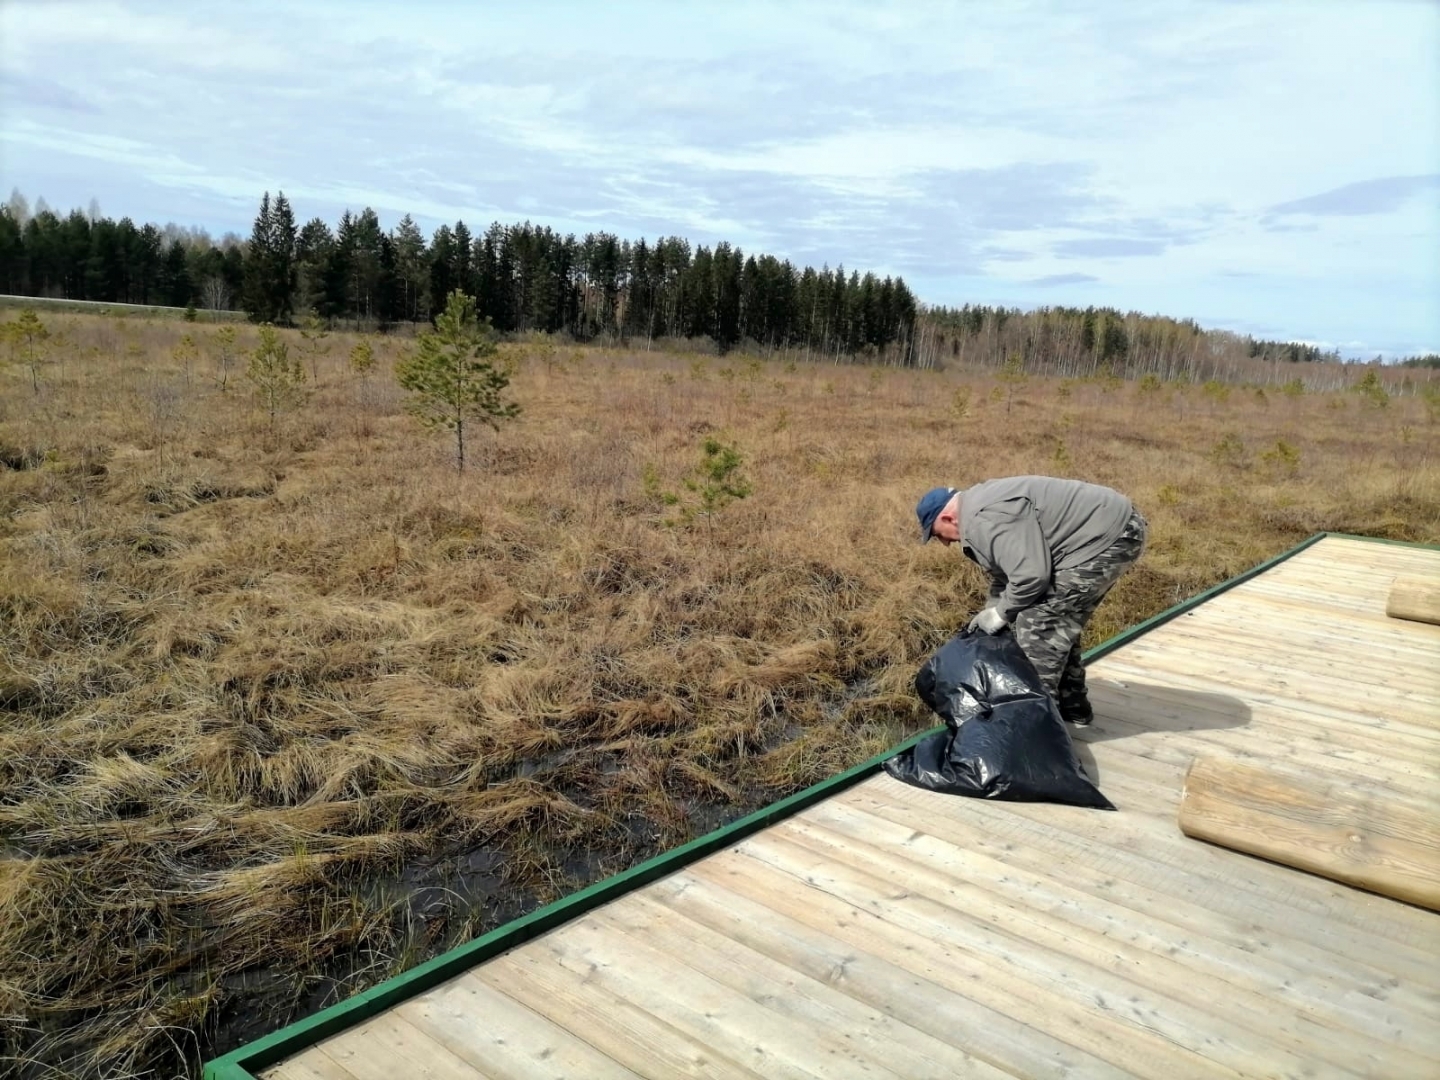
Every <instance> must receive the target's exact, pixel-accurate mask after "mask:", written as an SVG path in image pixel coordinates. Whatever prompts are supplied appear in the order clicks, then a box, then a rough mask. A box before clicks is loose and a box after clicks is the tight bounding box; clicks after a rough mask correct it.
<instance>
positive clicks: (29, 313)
mask: <svg viewBox="0 0 1440 1080" xmlns="http://www.w3.org/2000/svg"><path fill="white" fill-rule="evenodd" d="M0 332H3V334H4V337H5V340H6V341H8V342H9V345H10V358H11V360H12V361H13V362H15V363H18V364H23V365H25V366H26V367H28V368H29V369H30V385H31V386H32V387H33V388H34V390H35V393H37V394H38V393H39V392H40V369H41V368H42V367H44V366H45V365H46V363H48V362H49V360H50V346H49V342H50V328H49V327H48V326H46V325H45V324H44V323H43V322H41V321H40V316H38V315H36V314H35V309H34V308H28V307H27V308H21V309H20V314H19V315H18V316H16V317H15V318H14V319H12V320H11V321H10V322H7V323H5V324H3V325H0Z"/></svg>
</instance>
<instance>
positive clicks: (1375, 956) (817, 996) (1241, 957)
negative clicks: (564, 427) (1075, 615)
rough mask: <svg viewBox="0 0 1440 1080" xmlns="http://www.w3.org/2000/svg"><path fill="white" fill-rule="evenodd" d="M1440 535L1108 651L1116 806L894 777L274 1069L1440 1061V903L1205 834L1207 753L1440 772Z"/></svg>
mask: <svg viewBox="0 0 1440 1080" xmlns="http://www.w3.org/2000/svg"><path fill="white" fill-rule="evenodd" d="M1401 574H1408V575H1420V576H1429V577H1430V578H1431V579H1432V580H1434V579H1435V578H1437V577H1440V552H1435V551H1427V550H1422V549H1412V548H1404V547H1392V546H1388V545H1383V544H1373V543H1364V542H1360V541H1351V540H1343V539H1339V538H1334V537H1327V538H1326V539H1324V540H1321V541H1320V542H1319V543H1317V544H1315V545H1313V546H1311V547H1309V548H1307V549H1306V550H1305V551H1303V552H1301V553H1299V554H1298V555H1296V556H1294V557H1293V558H1291V559H1289V560H1287V561H1285V562H1283V563H1280V564H1279V565H1278V566H1275V567H1273V568H1271V569H1270V570H1268V571H1266V572H1265V573H1263V574H1261V575H1260V576H1258V577H1256V578H1253V579H1251V580H1250V581H1248V582H1245V583H1243V584H1241V585H1238V586H1236V587H1235V588H1233V589H1231V590H1229V591H1227V592H1224V593H1222V594H1220V595H1218V596H1215V597H1213V598H1211V599H1210V600H1208V601H1207V602H1205V603H1204V604H1202V605H1200V606H1199V607H1198V608H1196V609H1194V610H1193V611H1191V612H1189V613H1187V614H1184V615H1181V616H1178V617H1177V618H1175V619H1173V620H1172V621H1170V622H1168V623H1166V624H1164V625H1162V626H1160V627H1158V628H1156V629H1154V630H1152V631H1150V632H1148V633H1146V634H1144V635H1142V636H1140V637H1138V638H1136V639H1134V640H1132V641H1130V642H1128V643H1126V644H1125V645H1123V646H1122V647H1120V648H1119V649H1117V650H1116V651H1114V652H1112V653H1110V654H1109V655H1107V656H1105V657H1103V658H1101V659H1099V660H1097V661H1095V662H1094V663H1093V664H1092V666H1091V669H1090V670H1091V680H1092V698H1093V700H1094V703H1095V706H1096V711H1097V713H1098V719H1097V722H1096V724H1095V726H1094V727H1093V728H1091V729H1089V730H1088V731H1086V732H1084V733H1083V734H1081V735H1079V737H1078V740H1077V742H1078V743H1080V744H1081V745H1080V752H1081V755H1082V758H1083V759H1084V760H1085V763H1086V766H1087V768H1089V769H1090V770H1091V774H1092V776H1095V777H1096V778H1097V779H1098V782H1099V784H1100V786H1101V788H1102V790H1104V791H1105V793H1106V794H1107V795H1108V796H1109V797H1110V798H1111V799H1112V800H1113V801H1114V802H1115V803H1116V805H1117V806H1118V807H1119V808H1120V809H1119V812H1118V813H1104V812H1100V811H1093V810H1079V809H1072V808H1069V807H1061V806H1049V805H1027V804H1016V803H988V802H982V801H978V800H970V799H960V798H955V797H950V796H943V795H936V794H932V793H928V792H923V791H919V790H917V789H913V788H909V787H906V786H904V785H902V784H900V783H898V782H896V781H894V780H892V779H890V778H889V777H887V776H885V775H883V774H878V775H875V776H873V777H871V778H869V779H867V780H865V781H864V782H862V783H860V784H858V785H856V786H854V787H851V788H849V789H848V790H846V791H844V792H842V793H840V794H837V795H836V796H834V797H832V798H830V799H828V800H826V801H824V802H821V803H819V804H817V805H814V806H812V807H810V808H809V809H807V810H804V811H802V812H801V813H799V814H797V815H796V816H794V817H791V818H789V819H787V820H785V821H784V822H782V823H780V824H776V825H773V826H771V827H770V828H768V829H765V830H764V831H762V832H759V833H757V834H755V835H753V836H751V837H750V838H749V839H747V840H744V841H743V842H741V843H739V844H737V845H735V846H733V847H731V848H729V849H727V850H724V851H722V852H720V853H718V854H715V855H712V856H710V857H708V858H705V859H703V860H701V861H699V862H697V863H694V864H692V865H691V866H689V867H687V868H685V869H683V870H680V871H677V872H676V873H674V874H672V875H671V876H669V877H666V878H663V879H661V880H659V881H657V882H654V883H652V884H650V885H647V886H644V887H642V888H639V889H637V890H636V891H634V892H631V893H629V894H627V895H625V896H623V897H622V898H620V899H618V900H615V901H612V902H611V903H609V904H606V905H604V906H602V907H599V908H597V909H595V910H593V911H591V912H590V913H589V914H586V915H582V916H579V917H578V918H577V919H575V920H574V921H572V922H569V923H566V924H564V925H562V926H561V927H559V928H558V929H555V930H552V931H551V932H549V933H548V934H545V935H543V936H541V937H538V938H536V939H535V940H533V941H531V942H528V943H527V944H525V945H522V946H520V947H518V948H515V949H513V950H512V951H510V952H508V953H506V954H504V955H502V956H500V957H498V958H496V959H493V960H491V961H489V962H488V963H485V964H482V965H480V966H478V967H476V968H474V969H472V970H471V971H469V972H467V973H466V974H464V975H461V976H460V977H458V978H455V979H452V980H451V981H449V982H447V983H444V984H442V985H440V986H438V987H436V988H434V989H432V990H430V991H428V992H426V993H423V994H421V995H419V996H417V997H414V998H412V999H410V1000H409V1001H407V1002H405V1003H404V1004H402V1005H400V1006H399V1007H397V1008H394V1009H391V1010H390V1011H389V1012H385V1013H382V1014H380V1015H379V1016H376V1017H374V1018H372V1019H370V1020H368V1021H366V1022H364V1023H362V1024H360V1025H358V1026H356V1027H354V1028H352V1029H350V1030H347V1031H344V1032H342V1033H340V1034H339V1035H336V1036H333V1037H331V1038H330V1039H328V1040H326V1041H324V1042H321V1043H318V1044H316V1045H315V1046H313V1047H311V1048H310V1049H308V1050H306V1051H304V1052H302V1053H300V1054H298V1055H296V1056H294V1057H292V1058H290V1059H288V1060H287V1061H284V1062H282V1063H281V1064H279V1065H277V1066H274V1067H272V1068H271V1069H269V1070H268V1071H266V1072H265V1073H264V1075H265V1076H266V1077H270V1078H273V1080H319V1078H324V1080H382V1078H383V1080H390V1078H397V1077H434V1078H454V1080H462V1078H463V1080H476V1078H487V1080H500V1078H512V1077H513V1078H521V1077H523V1078H539V1077H556V1078H561V1077H563V1078H571V1080H574V1078H596V1080H600V1078H606V1077H636V1076H642V1077H656V1078H665V1080H668V1078H671V1077H680V1076H715V1077H721V1076H723V1077H755V1078H766V1080H771V1078H785V1077H796V1078H800V1077H804V1078H825V1080H837V1078H846V1077H867V1078H876V1077H898V1078H905V1080H915V1078H919V1077H945V1078H951V1077H960V1076H976V1077H1006V1076H1015V1077H1061V1076H1069V1077H1077V1076H1080V1077H1112V1076H1145V1077H1165V1078H1166V1080H1180V1078H1189V1077H1212V1076H1213V1077H1233V1076H1239V1075H1244V1076H1264V1077H1282V1076H1284V1077H1289V1076H1294V1077H1300V1076H1306V1077H1332V1076H1334V1077H1341V1076H1354V1077H1386V1078H1402V1077H1436V1076H1440V915H1437V914H1435V913H1433V912H1428V911H1425V910H1422V909H1420V908H1415V907H1410V906H1407V905H1405V904H1401V903H1399V902H1396V901H1393V900H1388V899H1385V898H1382V897H1380V896H1376V895H1371V894H1369V893H1364V892H1360V891H1357V890H1355V889H1351V888H1348V887H1346V886H1342V885H1338V884H1335V883H1333V882H1330V881H1327V880H1325V879H1323V878H1319V877H1314V876H1311V875H1308V874H1305V873H1302V872H1299V871H1295V870H1291V869H1288V868H1286V867H1283V866H1279V865H1276V864H1272V863H1268V862H1265V861H1263V860H1260V859H1256V858H1252V857H1249V856H1245V855H1241V854H1237V853H1235V852H1231V851H1227V850H1224V849H1221V848H1217V847H1212V846H1209V845H1206V844H1203V843H1201V842H1199V841H1195V840H1189V839H1187V838H1185V837H1184V836H1182V835H1181V833H1180V831H1179V829H1178V827H1177V825H1176V810H1177V806H1178V802H1179V797H1180V791H1181V779H1182V777H1183V775H1184V771H1185V769H1186V767H1187V766H1188V764H1189V763H1190V761H1191V759H1192V758H1193V757H1195V756H1196V755H1197V754H1202V753H1203V754H1205V755H1207V756H1211V757H1214V756H1222V757H1224V756H1230V757H1234V758H1237V759H1244V760H1250V761H1262V762H1263V761H1266V760H1278V761H1280V762H1282V763H1284V764H1285V765H1286V766H1287V767H1291V768H1303V769H1305V770H1317V771H1318V770H1324V771H1325V772H1326V773H1328V774H1339V775H1343V776H1346V777H1349V778H1350V782H1351V783H1353V784H1354V785H1357V786H1367V785H1373V786H1376V787H1377V788H1384V789H1385V790H1387V791H1389V792H1393V793H1394V794H1395V795H1397V796H1398V797H1402V798H1404V797H1406V796H1412V797H1414V798H1415V799H1417V800H1430V801H1432V802H1433V800H1435V799H1436V797H1437V794H1440V626H1432V625H1425V624H1421V623H1412V622H1403V621H1399V620H1395V619H1387V618H1386V616H1385V601H1386V594H1387V592H1388V590H1389V586H1390V583H1391V581H1392V580H1393V578H1394V577H1396V576H1397V575H1401Z"/></svg>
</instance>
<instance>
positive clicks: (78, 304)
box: [0, 293, 250, 322]
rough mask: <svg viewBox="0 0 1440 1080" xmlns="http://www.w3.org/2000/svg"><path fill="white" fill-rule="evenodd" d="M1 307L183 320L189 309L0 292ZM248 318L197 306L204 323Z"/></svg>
mask: <svg viewBox="0 0 1440 1080" xmlns="http://www.w3.org/2000/svg"><path fill="white" fill-rule="evenodd" d="M0 307H33V308H43V309H46V310H49V311H83V312H85V313H87V314H90V315H154V316H159V317H160V318H169V319H183V318H184V317H185V312H186V310H188V309H186V308H181V307H164V306H162V305H160V304H117V303H115V302H113V301H110V300H62V299H57V298H55V297H50V296H11V295H9V294H3V293H0ZM249 317H250V316H249V315H247V314H246V313H245V312H243V311H210V310H209V309H207V308H196V309H195V318H196V319H197V320H200V321H203V322H244V321H245V320H246V319H248V318H249Z"/></svg>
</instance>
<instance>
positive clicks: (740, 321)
mask: <svg viewBox="0 0 1440 1080" xmlns="http://www.w3.org/2000/svg"><path fill="white" fill-rule="evenodd" d="M457 289H458V290H460V291H461V292H462V293H464V294H465V295H467V296H470V297H473V298H474V300H475V305H476V313H477V316H478V318H479V319H480V320H482V321H485V320H488V321H489V323H490V325H491V326H492V327H493V328H494V329H495V330H497V331H499V332H501V333H506V334H513V333H524V332H527V331H540V332H546V333H562V334H567V335H569V336H571V337H573V338H575V339H576V340H580V341H595V340H613V341H621V342H630V341H635V340H644V341H646V342H647V343H648V342H649V341H652V340H654V339H656V338H692V339H695V338H699V339H706V338H708V339H710V340H712V341H713V342H714V343H715V344H716V345H717V346H718V347H719V348H720V349H721V350H722V351H724V350H728V349H730V348H734V347H736V346H739V345H741V344H742V343H744V342H747V341H749V342H754V343H756V344H757V345H759V346H761V347H765V348H770V349H786V350H794V351H797V352H800V353H801V354H802V355H806V356H809V357H811V358H813V359H825V358H829V359H835V360H839V359H842V358H843V359H855V358H871V359H878V360H880V361H882V362H886V363H891V364H899V365H905V366H915V367H931V368H933V367H941V366H944V365H946V364H948V363H957V364H978V365H981V366H994V367H1000V366H1003V365H1006V364H1012V365H1018V366H1019V367H1020V368H1022V369H1023V370H1026V371H1035V372H1050V373H1055V374H1060V375H1064V376H1067V377H1086V376H1093V375H1097V374H1102V373H1111V374H1114V375H1117V376H1121V377H1135V376H1139V375H1142V374H1151V373H1153V374H1155V375H1157V376H1159V377H1161V378H1166V379H1170V378H1190V379H1201V380H1205V379H1221V380H1230V381H1235V380H1239V381H1244V380H1246V379H1248V378H1250V377H1251V376H1252V375H1253V373H1254V372H1256V371H1257V370H1265V371H1268V372H1269V373H1270V377H1273V378H1278V379H1282V381H1283V379H1288V378H1291V377H1293V376H1286V375H1283V373H1284V370H1285V369H1286V368H1288V366H1289V365H1290V364H1298V363H1304V364H1307V365H1319V364H1327V363H1340V362H1341V356H1340V354H1339V352H1338V351H1336V350H1333V349H1331V350H1325V349H1321V348H1319V347H1317V346H1314V345H1308V344H1304V343H1300V342H1290V341H1270V340H1264V339H1258V338H1255V337H1252V336H1250V335H1243V334H1235V333H1231V332H1229V331H1224V330H1206V329H1203V328H1201V327H1200V326H1199V325H1198V324H1196V323H1195V322H1194V321H1193V320H1191V319H1175V318H1170V317H1168V316H1162V315H1142V314H1140V313H1138V312H1133V311H1132V312H1121V311H1119V310H1117V309H1114V308H1096V307H1087V308H1073V307H1063V306H1057V307H1041V308H1035V309H1030V310H1022V309H1019V308H1006V307H995V306H985V305H971V304H966V305H963V306H961V307H938V306H925V305H922V304H920V303H919V302H918V301H917V299H916V297H915V296H914V295H913V294H912V293H911V292H910V290H909V288H908V287H907V286H906V284H905V282H904V280H903V279H901V278H900V277H898V276H897V277H885V278H877V277H876V275H874V274H870V273H867V274H863V275H862V274H860V273H859V272H856V271H851V272H849V273H848V274H847V272H846V271H845V269H844V267H838V268H836V269H835V270H831V269H830V268H829V267H828V266H827V267H822V268H821V269H820V270H815V269H813V268H812V267H808V266H807V267H804V268H800V267H797V266H795V265H794V264H793V263H791V262H789V261H788V260H780V259H777V258H775V257H774V256H771V255H763V254H761V255H756V254H753V253H752V254H748V255H747V254H746V253H744V252H743V251H741V249H740V248H738V247H735V246H732V245H731V244H729V243H726V242H720V243H717V244H716V245H714V247H707V246H704V245H701V246H698V247H693V248H692V246H691V245H690V243H689V242H688V241H687V240H685V239H682V238H679V237H660V238H658V239H656V240H655V241H653V242H647V241H646V240H645V239H643V238H642V239H640V240H637V241H633V242H632V241H629V240H622V239H619V238H617V237H616V236H614V235H612V234H610V233H606V232H596V233H589V234H586V235H585V236H584V237H579V238H577V237H575V236H573V235H568V234H567V235H562V234H560V233H557V232H556V231H554V230H553V229H551V228H549V227H547V226H542V225H535V224H532V223H531V222H528V221H527V222H524V223H522V224H511V225H504V224H500V223H494V224H492V225H490V226H489V227H488V228H486V229H485V230H484V231H483V232H481V233H478V234H477V233H474V232H472V231H471V229H470V228H469V226H467V225H466V224H465V222H464V221H457V222H455V223H454V224H453V225H441V226H440V227H439V228H438V229H436V230H435V231H434V233H433V234H432V235H431V236H430V237H429V238H428V239H427V238H426V236H425V234H424V233H423V232H422V231H421V229H420V227H419V225H418V224H417V223H416V222H415V220H414V218H413V217H411V216H410V215H408V214H407V215H405V216H404V217H403V218H401V220H400V221H399V223H398V224H396V225H395V226H394V227H393V228H391V229H389V230H387V229H385V228H383V227H382V226H381V224H380V219H379V216H378V215H377V214H376V213H375V211H374V210H372V209H369V208H366V209H364V210H362V211H361V212H360V213H358V214H356V213H352V212H350V211H348V210H347V211H346V212H345V213H344V214H342V215H341V217H340V220H339V221H338V222H337V223H336V225H335V227H334V228H331V226H330V225H329V224H328V223H327V222H325V221H324V220H322V219H321V218H318V217H317V218H312V219H311V220H309V221H308V222H306V223H305V224H304V225H298V224H297V221H296V218H295V215H294V211H293V208H292V207H291V205H290V202H289V200H288V199H287V198H286V197H285V195H284V193H283V192H281V193H278V194H277V195H276V196H275V197H274V198H272V197H271V196H270V194H269V193H268V192H267V193H266V194H265V195H264V196H263V197H262V199H261V201H260V207H259V211H258V213H257V214H256V217H255V221H254V225H253V228H252V229H251V233H250V236H249V238H248V239H243V238H241V237H239V236H237V235H235V234H233V233H232V234H227V235H226V236H224V237H222V238H221V239H220V240H219V241H218V242H217V241H213V240H211V238H210V237H209V236H208V235H207V234H206V233H204V232H203V231H202V230H198V229H184V228H180V227H177V226H175V225H166V226H164V227H163V228H162V227H158V226H155V225H153V224H146V225H142V226H137V225H135V223H134V222H132V221H131V220H130V219H129V218H122V219H120V220H119V221H114V220H112V219H110V218H107V217H103V216H101V215H100V213H99V208H98V206H96V205H95V204H94V202H93V201H92V203H91V207H90V209H89V210H88V211H85V212H82V211H80V210H78V209H77V210H72V211H71V212H70V213H68V214H66V215H64V216H61V215H59V214H57V213H55V212H54V211H52V210H51V209H50V208H49V207H47V206H45V205H44V201H43V200H37V203H36V205H35V208H34V210H33V212H32V211H31V209H30V207H29V206H28V205H27V204H26V202H25V200H24V198H23V197H22V196H21V195H20V194H19V193H18V192H16V193H14V194H12V195H11V197H10V200H9V202H8V203H6V204H5V205H3V206H0V291H3V292H6V293H10V294H14V295H29V296H45V297H59V298H64V299H73V300H96V301H102V302H120V303H134V304H161V305H169V306H175V307H186V306H189V305H194V306H196V307H199V308H208V309H215V310H222V309H239V310H244V311H245V312H246V313H248V314H249V315H250V317H251V318H252V319H254V320H255V321H256V322H269V323H274V324H277V325H293V324H295V323H297V322H302V321H304V320H306V319H308V318H314V319H318V320H320V321H323V322H325V323H330V324H334V323H348V324H351V325H357V326H374V327H379V328H381V329H383V328H385V327H388V326H393V325H396V324H401V323H428V322H430V321H432V320H433V318H434V317H435V316H437V315H438V314H439V313H440V312H442V311H443V310H444V309H445V306H446V303H447V299H448V297H449V296H450V294H451V293H452V292H453V291H455V290H457ZM1403 363H1404V365H1405V366H1408V367H1411V368H1415V367H1420V368H1431V369H1433V368H1434V367H1435V366H1436V363H1437V361H1436V358H1435V357H1428V356H1427V357H1416V358H1411V359H1409V360H1405V361H1403ZM1282 376H1283V378H1282ZM1307 378H1308V379H1310V380H1311V381H1314V380H1316V379H1320V380H1321V381H1324V379H1323V377H1322V376H1321V373H1320V371H1319V370H1318V369H1315V370H1314V373H1313V374H1312V375H1310V376H1307Z"/></svg>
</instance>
